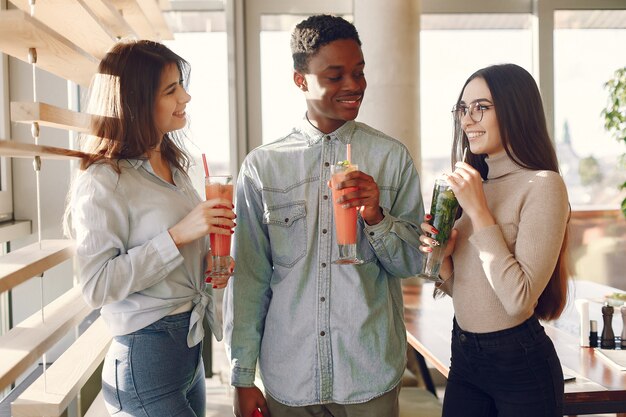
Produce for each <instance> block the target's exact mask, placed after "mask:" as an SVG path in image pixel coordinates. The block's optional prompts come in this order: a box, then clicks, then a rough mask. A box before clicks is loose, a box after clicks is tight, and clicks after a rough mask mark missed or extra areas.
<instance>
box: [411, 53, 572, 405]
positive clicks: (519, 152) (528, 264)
mask: <svg viewBox="0 0 626 417" xmlns="http://www.w3.org/2000/svg"><path fill="white" fill-rule="evenodd" d="M452 112H453V117H454V122H455V140H454V144H453V148H452V160H453V161H452V163H453V167H454V172H453V173H451V174H449V175H447V179H448V182H449V184H450V186H451V188H452V190H453V191H454V193H455V195H456V197H457V200H458V201H459V205H460V207H461V214H460V217H459V218H458V219H457V221H456V223H455V229H454V231H453V232H452V236H451V240H450V241H449V243H448V246H447V248H446V257H445V259H444V262H443V264H442V267H441V270H440V277H441V278H442V279H443V280H444V281H443V283H441V284H437V290H436V293H438V294H447V295H449V296H451V297H452V300H453V304H454V311H455V318H454V323H453V331H452V358H451V366H450V373H449V377H448V383H447V386H446V392H445V398H444V403H443V416H444V417H450V416H463V417H472V416H477V417H478V416H480V417H486V416H499V417H504V416H506V417H512V416H524V417H527V416H533V417H542V416H562V415H563V413H562V411H563V372H562V369H561V364H560V362H559V359H558V357H557V354H556V351H555V349H554V346H553V344H552V342H551V340H550V339H549V338H548V336H547V335H546V334H545V332H544V329H543V327H542V326H541V324H540V322H539V320H540V319H541V320H552V319H555V318H557V317H558V316H559V315H560V314H561V312H562V311H563V308H564V306H565V303H566V298H567V278H568V271H567V261H566V254H567V250H566V249H567V224H568V219H569V215H570V209H569V203H568V196H567V191H566V188H565V184H564V182H563V179H562V178H561V176H560V175H559V167H558V162H557V158H556V152H555V149H554V146H553V143H552V141H551V140H550V137H549V135H548V130H547V127H546V120H545V116H544V111H543V105H542V101H541V96H540V93H539V89H538V88H537V85H536V83H535V81H534V79H533V77H532V76H531V75H530V74H529V73H528V72H527V71H526V70H524V69H523V68H521V67H519V66H517V65H513V64H505V65H494V66H490V67H486V68H483V69H481V70H478V71H476V72H475V73H474V74H472V75H471V76H470V77H469V78H468V80H467V81H466V82H465V85H464V86H463V89H462V90H461V94H460V96H459V99H458V101H457V104H456V105H455V106H454V108H453V111H452ZM465 150H467V157H466V158H465V161H463V160H462V159H463V157H462V155H463V154H464V151H465ZM426 220H429V217H428V216H426ZM422 230H423V231H424V232H425V234H424V235H422V236H421V238H420V240H421V242H422V246H421V250H422V251H424V252H430V251H432V247H433V246H434V245H435V244H436V241H435V240H434V239H432V238H431V237H429V236H432V234H433V233H435V234H436V233H437V231H436V230H434V229H433V227H432V226H431V225H429V224H428V223H427V222H424V223H422Z"/></svg>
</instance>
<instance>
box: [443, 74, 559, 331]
mask: <svg viewBox="0 0 626 417" xmlns="http://www.w3.org/2000/svg"><path fill="white" fill-rule="evenodd" d="M475 78H482V79H483V80H485V82H486V83H487V86H488V87H489V90H490V92H491V98H492V101H493V104H494V107H495V109H496V117H497V120H498V125H499V127H500V138H501V139H502V146H503V147H504V150H505V152H506V153H507V155H508V156H509V158H511V160H513V162H515V163H516V164H517V165H519V166H521V167H523V168H527V169H531V170H547V171H554V172H556V173H559V163H558V160H557V157H556V151H555V149H554V144H553V142H552V140H551V139H550V135H549V134H548V128H547V125H546V118H545V114H544V110H543V103H542V100H541V94H540V93H539V88H538V87H537V83H535V80H534V79H533V77H532V75H530V73H528V71H526V70H525V69H524V68H522V67H520V66H518V65H515V64H502V65H492V66H489V67H486V68H483V69H480V70H478V71H476V72H475V73H474V74H472V75H471V76H470V77H469V78H468V79H467V81H466V82H465V84H464V85H463V89H462V90H461V93H460V94H459V98H458V99H457V103H459V102H460V101H461V97H462V96H463V91H464V90H465V87H466V86H467V84H468V83H469V82H470V81H472V80H473V79H475ZM464 149H469V141H468V139H467V136H466V135H465V133H464V132H463V129H462V128H461V126H460V123H459V121H458V120H457V121H455V132H454V143H453V145H452V167H453V168H454V164H455V163H456V162H457V161H459V160H461V158H462V155H463V150H464ZM486 156H487V155H484V154H483V155H474V154H472V153H471V152H468V154H467V157H466V162H467V163H469V164H470V165H472V166H473V167H474V168H475V169H476V170H477V171H479V172H480V174H481V176H482V177H483V179H487V174H488V171H489V168H488V166H487V163H486V162H485V158H486ZM567 229H568V228H566V229H565V236H564V237H563V243H562V244H561V251H560V253H559V258H558V260H557V262H556V266H555V268H554V271H553V272H552V276H551V277H550V281H549V282H548V284H547V286H546V288H545V289H544V290H543V292H542V294H541V296H540V297H539V301H538V303H537V307H535V315H536V316H537V317H539V318H540V319H544V320H553V319H556V318H558V317H559V316H560V315H561V313H562V312H563V309H564V308H565V304H566V303H567V279H568V277H569V258H568V250H567V246H568V230H567Z"/></svg>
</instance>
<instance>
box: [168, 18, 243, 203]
mask: <svg viewBox="0 0 626 417" xmlns="http://www.w3.org/2000/svg"><path fill="white" fill-rule="evenodd" d="M168 18H169V20H170V22H175V23H172V24H171V26H173V27H174V32H175V33H174V40H172V41H167V42H165V44H166V45H167V46H168V47H169V48H171V49H172V50H173V51H174V52H176V53H177V54H179V55H180V56H181V57H182V58H184V59H185V60H187V61H188V62H189V63H190V65H191V77H190V80H189V81H190V82H189V94H190V95H191V101H190V102H189V104H188V105H187V114H188V121H189V132H188V134H189V140H188V141H187V142H186V145H187V150H188V151H189V153H190V154H191V156H192V158H193V160H194V167H192V169H191V171H190V176H191V179H192V181H193V182H194V186H195V188H196V189H197V190H198V192H199V194H200V195H201V196H204V171H203V165H202V158H201V155H202V153H205V154H206V157H207V161H208V164H209V167H210V172H211V173H212V174H215V175H218V174H230V173H232V172H233V171H232V169H233V164H236V161H231V153H230V137H229V114H228V111H229V106H228V101H229V98H228V85H229V83H228V59H227V56H228V54H227V39H226V31H225V20H226V19H225V16H224V12H175V13H170V15H169V16H168ZM184 30H186V31H185V32H183V31H184Z"/></svg>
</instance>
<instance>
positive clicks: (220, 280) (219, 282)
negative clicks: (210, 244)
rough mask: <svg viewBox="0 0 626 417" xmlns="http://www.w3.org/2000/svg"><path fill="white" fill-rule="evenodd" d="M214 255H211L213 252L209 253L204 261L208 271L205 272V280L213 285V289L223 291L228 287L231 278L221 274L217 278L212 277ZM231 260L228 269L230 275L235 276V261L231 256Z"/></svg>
mask: <svg viewBox="0 0 626 417" xmlns="http://www.w3.org/2000/svg"><path fill="white" fill-rule="evenodd" d="M212 255H213V254H212V253H211V251H209V253H207V254H206V256H205V258H204V260H205V262H206V271H204V279H205V281H206V282H207V283H208V284H211V285H212V286H213V288H217V289H221V288H226V285H227V284H228V279H229V278H230V276H224V275H222V274H219V275H217V276H211V269H212V268H213V256H212ZM229 258H230V268H228V272H230V275H232V274H233V272H234V271H235V260H234V259H233V258H232V256H229Z"/></svg>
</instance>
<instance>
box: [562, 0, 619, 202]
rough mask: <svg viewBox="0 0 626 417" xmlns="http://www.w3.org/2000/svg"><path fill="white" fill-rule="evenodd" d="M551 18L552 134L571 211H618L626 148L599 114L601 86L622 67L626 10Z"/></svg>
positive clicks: (571, 13) (568, 13) (564, 13)
mask: <svg viewBox="0 0 626 417" xmlns="http://www.w3.org/2000/svg"><path fill="white" fill-rule="evenodd" d="M554 18H555V30H554V87H555V95H554V96H555V124H554V125H555V135H554V136H555V141H556V144H557V152H558V157H559V161H560V164H561V171H562V173H563V176H564V178H565V182H566V184H567V188H568V191H569V197H570V201H571V203H572V207H573V208H574V209H575V210H580V209H607V208H612V209H613V208H617V207H619V204H620V202H621V201H622V199H623V198H624V193H623V192H621V193H620V191H619V189H618V185H619V184H622V183H623V182H624V181H625V179H626V172H624V169H623V168H622V169H620V167H619V163H618V161H619V155H621V154H622V153H626V149H625V148H624V146H623V144H622V143H619V142H617V141H616V140H615V139H614V138H612V137H611V136H610V135H609V133H608V132H607V131H606V130H605V129H604V121H603V120H602V117H601V111H602V110H603V109H604V108H605V106H606V104H607V98H608V92H607V90H606V89H605V88H604V87H603V86H604V83H605V82H606V81H608V80H609V79H610V78H612V76H613V73H614V72H615V70H617V69H618V68H622V67H624V66H625V65H626V61H624V53H623V52H621V51H623V50H624V45H626V24H625V23H624V22H626V11H588V10H585V11H569V10H562V11H556V12H555V14H554ZM572 45H576V47H575V48H572ZM618 51H620V52H618Z"/></svg>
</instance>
